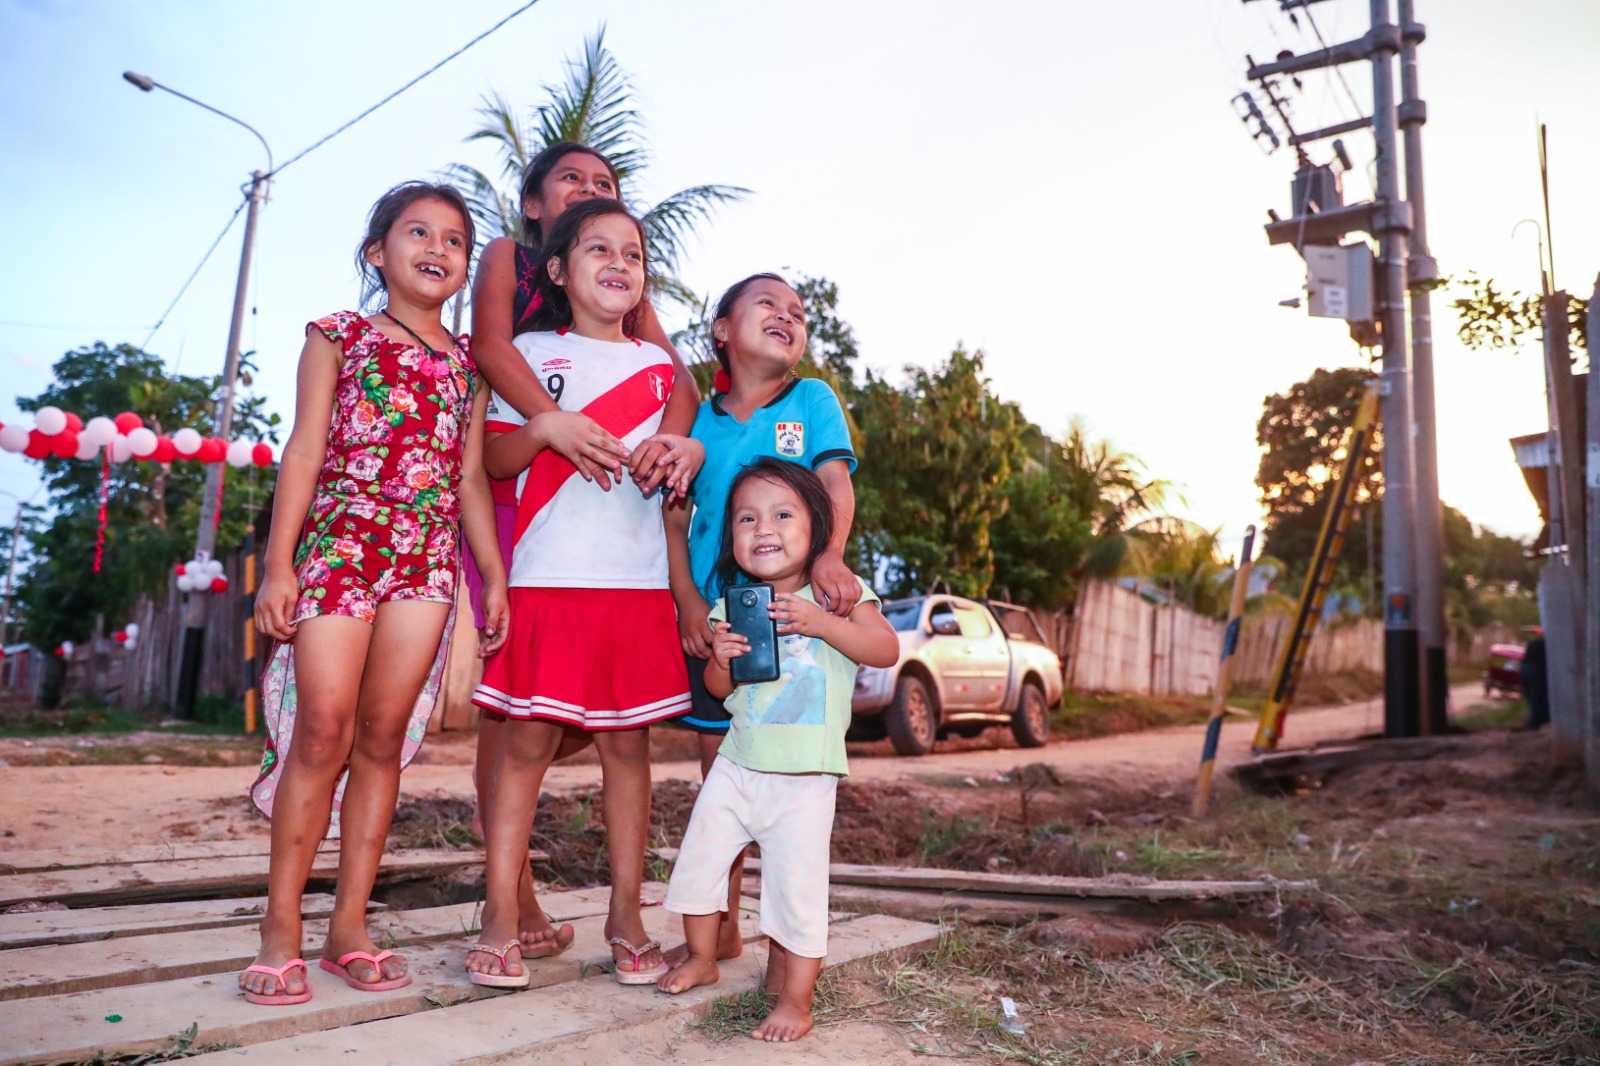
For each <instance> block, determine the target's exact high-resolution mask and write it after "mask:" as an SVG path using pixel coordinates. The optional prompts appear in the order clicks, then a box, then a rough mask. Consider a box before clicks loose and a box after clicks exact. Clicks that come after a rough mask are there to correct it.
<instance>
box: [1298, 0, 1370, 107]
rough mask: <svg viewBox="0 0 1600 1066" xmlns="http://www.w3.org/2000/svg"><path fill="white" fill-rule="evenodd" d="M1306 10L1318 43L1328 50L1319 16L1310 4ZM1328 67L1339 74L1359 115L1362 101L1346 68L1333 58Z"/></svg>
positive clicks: (1340, 81) (1340, 82) (1351, 103)
mask: <svg viewBox="0 0 1600 1066" xmlns="http://www.w3.org/2000/svg"><path fill="white" fill-rule="evenodd" d="M1304 10H1305V13H1306V21H1307V22H1308V23H1310V24H1311V32H1312V33H1314V34H1316V35H1317V43H1318V44H1320V45H1321V46H1322V50H1323V51H1324V52H1326V51H1327V50H1328V41H1327V38H1325V37H1323V36H1322V29H1321V27H1319V26H1318V25H1317V17H1316V16H1315V15H1313V14H1312V13H1311V7H1310V6H1309V5H1307V6H1306V7H1305V8H1304ZM1328 68H1332V70H1333V72H1334V74H1336V75H1338V78H1339V84H1340V85H1343V86H1344V94H1345V95H1346V96H1348V97H1349V98H1350V106H1352V107H1354V108H1355V109H1356V114H1357V115H1360V114H1361V101H1360V100H1357V99H1356V94H1355V92H1354V91H1353V90H1352V89H1351V88H1350V83H1349V82H1348V81H1345V78H1344V68H1343V67H1341V66H1338V65H1336V64H1335V63H1334V62H1333V60H1332V59H1331V58H1330V59H1329V60H1328V63H1327V66H1326V67H1325V68H1324V69H1328Z"/></svg>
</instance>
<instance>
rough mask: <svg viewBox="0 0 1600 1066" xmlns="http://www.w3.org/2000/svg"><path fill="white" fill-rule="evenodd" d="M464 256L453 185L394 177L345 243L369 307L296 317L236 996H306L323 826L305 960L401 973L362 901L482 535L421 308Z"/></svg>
mask: <svg viewBox="0 0 1600 1066" xmlns="http://www.w3.org/2000/svg"><path fill="white" fill-rule="evenodd" d="M471 251H472V216H471V215H470V214H469V213H468V211H467V205H466V204H465V203H464V202H463V201H462V199H461V194H460V193H458V192H457V191H456V190H455V189H453V188H451V187H449V186H440V185H429V184H426V183H424V182H408V183H406V184H404V185H398V186H396V187H395V188H393V189H390V190H389V191H388V192H387V193H385V194H384V195H383V197H382V198H381V199H379V200H378V202H377V203H376V204H375V205H374V206H373V208H372V213H371V216H370V217H369V219H368V223H367V233H366V236H365V237H364V238H363V239H362V241H361V244H360V245H359V246H358V247H357V251H356V262H357V266H358V268H359V269H360V270H361V271H362V273H363V274H364V276H365V277H366V279H367V282H368V285H367V288H368V292H367V293H365V294H364V295H365V296H371V295H375V294H377V293H381V294H382V295H383V297H384V303H385V306H384V308H383V310H381V311H379V312H377V313H375V314H374V315H373V316H372V317H371V318H367V317H366V316H365V315H362V314H360V313H358V312H355V311H340V312H338V313H336V314H332V315H329V316H328V317H326V318H323V319H319V320H318V321H316V322H313V323H311V325H310V326H308V327H307V329H306V334H307V336H306V343H305V349H304V351H303V352H302V353H301V355H300V372H299V389H298V393H297V397H296V400H295V422H294V432H293V433H292V434H291V435H290V437H289V443H288V445H287V446H286V447H285V448H284V451H283V463H282V465H281V466H280V467H279V471H278V487H277V497H276V500H275V502H274V504H273V523H272V535H271V537H270V538H269V540H268V542H267V551H266V575H265V580H264V581H263V582H262V584H261V591H260V592H259V593H257V595H256V603H255V619H256V625H257V626H258V627H259V628H260V629H261V631H262V632H263V633H265V634H267V635H268V636H271V637H274V638H276V639H277V640H278V641H279V642H280V643H279V644H278V645H277V646H276V647H275V648H274V649H273V653H272V658H271V660H270V662H269V663H268V666H267V671H266V675H265V677H264V678H263V679H262V686H261V688H262V696H263V700H262V702H263V704H264V707H265V710H266V719H267V728H268V732H269V735H270V739H269V740H268V742H267V752H266V758H265V759H264V760H263V762H262V768H261V774H260V777H259V778H258V779H257V781H256V783H255V785H254V786H253V787H252V789H251V794H252V797H253V798H254V800H255V802H256V804H257V806H259V807H260V808H261V810H262V811H263V812H264V813H266V814H268V815H269V816H271V818H272V857H271V859H270V867H269V871H268V875H267V909H266V914H265V915H264V916H263V918H262V921H261V951H260V953H259V954H258V955H257V956H256V961H255V962H254V963H253V964H252V965H251V966H249V967H248V968H247V969H246V970H245V972H244V973H243V974H241V975H240V977H239V986H240V988H241V989H242V990H243V991H244V994H245V998H246V999H247V1000H249V1001H250V1002H252V1003H260V1004H265V1005H269V1006H283V1005H288V1004H293V1003H303V1002H305V1001H306V1000H308V999H310V998H311V989H310V987H309V986H308V983H307V980H306V977H307V974H306V964H305V962H304V961H303V960H302V959H301V958H300V957H299V956H300V947H301V944H300V937H301V924H300V909H301V908H300V902H301V895H302V894H303V892H304V891H305V885H306V878H307V877H308V876H309V874H310V872H311V864H312V861H313V860H314V859H315V857H316V852H317V844H318V843H319V842H320V841H321V839H322V837H323V834H324V833H328V835H330V836H339V837H340V838H341V839H340V847H339V891H338V897H337V899H336V901H335V903H334V909H333V916H332V918H331V920H330V921H329V923H328V932H327V938H326V940H325V941H324V944H323V947H322V962H321V966H322V969H324V970H328V971H331V972H332V973H334V974H335V975H336V976H338V977H339V978H340V979H342V980H343V981H345V982H346V983H347V984H349V985H350V986H351V987H352V988H356V989H360V990H363V991H381V990H383V989H388V988H398V987H400V986H401V985H405V984H409V983H410V981H411V978H410V976H409V975H408V974H407V973H406V961H405V959H403V958H402V957H401V956H399V955H397V954H395V953H394V952H392V951H379V950H378V949H377V946H376V945H374V944H373V942H372V938H371V936H369V935H368V933H367V927H366V913H367V900H368V897H369V896H370V895H371V892H372V883H373V879H374V877H375V876H376V874H377V871H378V864H379V861H380V859H381V858H382V857H383V845H384V838H385V837H386V836H387V835H388V832H389V820H390V817H391V816H392V815H393V814H394V805H395V797H396V795H397V793H398V792H399V788H400V771H401V768H402V767H404V766H405V764H406V763H408V762H410V761H411V756H412V755H413V754H415V753H416V750H417V748H418V747H419V746H420V745H421V743H422V737H423V733H424V731H425V730H426V728H427V724H428V717H429V713H430V712H431V711H432V709H433V704H434V698H435V697H436V696H437V695H438V692H439V682H440V680H441V679H442V677H443V674H444V663H445V658H446V653H447V650H448V648H449V644H450V634H451V632H452V631H453V629H454V626H453V624H452V619H453V617H454V605H455V575H456V559H457V547H458V543H459V539H460V534H459V531H458V530H459V527H460V526H461V525H462V524H463V523H464V524H465V526H466V532H467V536H468V538H469V539H470V540H472V542H473V543H474V544H475V545H476V546H477V548H478V550H479V551H480V552H484V551H488V552H490V553H491V554H492V553H493V549H494V516H493V513H492V511H491V504H490V501H489V484H488V481H487V479H486V478H485V477H484V475H483V467H482V464H481V454H482V443H483V430H482V425H483V413H484V409H485V407H486V406H487V403H488V392H487V390H485V389H483V388H482V387H481V382H480V381H479V379H478V373H477V368H476V367H475V366H474V365H473V362H472V358H471V357H470V356H469V355H468V354H467V339H466V338H465V337H452V336H451V335H450V334H449V332H448V331H447V330H446V329H445V328H444V326H443V325H442V324H441V323H440V321H439V312H440V309H441V308H442V307H443V306H444V304H445V302H446V301H447V300H449V299H450V298H451V297H452V296H454V295H455V294H456V293H457V292H459V291H460V289H461V287H462V286H463V285H465V284H466V280H467V267H468V263H469V260H470V256H471ZM484 576H485V579H486V590H485V593H484V597H483V600H484V613H485V614H486V615H487V619H486V621H487V627H486V633H485V636H486V637H487V638H488V639H487V641H486V642H485V643H484V644H483V646H482V647H481V648H480V654H485V653H487V652H489V651H492V650H493V649H494V648H496V647H498V646H499V645H500V642H501V641H503V640H504V639H505V630H506V594H505V573H504V570H503V569H502V568H501V566H500V563H499V558H498V556H495V557H494V558H492V559H490V562H489V565H488V566H487V567H486V568H485V574H484ZM347 783H348V784H347ZM341 799H342V801H343V802H342V804H341ZM330 822H331V825H330ZM341 823H342V824H341ZM330 829H331V830H332V831H331V832H329V830H330Z"/></svg>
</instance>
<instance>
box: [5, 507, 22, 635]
mask: <svg viewBox="0 0 1600 1066" xmlns="http://www.w3.org/2000/svg"><path fill="white" fill-rule="evenodd" d="M7 495H9V493H8V494H7ZM21 539H22V504H21V503H20V502H19V503H18V504H17V520H16V521H15V522H14V523H12V525H11V561H10V562H9V563H7V564H6V599H5V605H4V606H0V648H4V647H5V644H6V639H7V638H8V637H10V636H11V582H12V580H13V579H14V578H15V577H16V575H17V542H18V541H20V540H21Z"/></svg>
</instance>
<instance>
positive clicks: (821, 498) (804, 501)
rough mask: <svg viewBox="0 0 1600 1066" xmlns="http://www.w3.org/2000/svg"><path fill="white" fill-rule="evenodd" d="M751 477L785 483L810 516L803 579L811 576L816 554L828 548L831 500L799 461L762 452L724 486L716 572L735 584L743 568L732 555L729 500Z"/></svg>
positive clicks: (730, 583)
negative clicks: (809, 537)
mask: <svg viewBox="0 0 1600 1066" xmlns="http://www.w3.org/2000/svg"><path fill="white" fill-rule="evenodd" d="M753 478H760V479H761V480H763V481H771V482H775V483H777V484H780V485H786V486H788V487H789V488H791V489H793V490H794V494H795V495H796V496H798V497H800V506H802V507H804V508H805V509H806V511H807V513H809V514H810V516H811V543H810V544H808V545H807V546H806V580H807V581H810V580H811V567H812V566H813V565H815V564H816V561H817V556H819V555H821V554H822V553H823V552H825V551H827V550H828V542H829V541H831V540H832V539H833V500H832V499H831V498H830V497H829V496H828V489H827V487H826V486H825V485H823V483H822V479H821V478H820V477H818V476H817V475H816V474H814V473H812V472H811V471H810V470H808V469H806V468H805V467H803V466H801V465H800V464H799V463H791V462H789V461H788V460H787V459H779V458H776V457H774V456H771V455H763V456H762V457H761V458H759V459H757V460H756V461H755V462H753V463H751V464H749V465H748V466H746V467H745V468H744V469H743V470H740V471H739V473H738V474H736V475H735V476H734V479H733V484H732V485H730V486H728V505H727V507H725V508H724V509H723V515H722V550H721V552H720V553H719V554H718V556H717V576H718V577H720V578H721V579H722V581H723V583H724V584H727V585H736V584H738V583H739V579H740V577H742V576H743V574H744V572H743V571H742V570H740V569H739V564H738V562H737V561H735V559H734V557H733V501H734V499H735V497H737V496H738V495H739V489H740V487H741V486H743V485H744V483H745V482H747V481H750V480H751V479H753Z"/></svg>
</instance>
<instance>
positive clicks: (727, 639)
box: [711, 622, 750, 670]
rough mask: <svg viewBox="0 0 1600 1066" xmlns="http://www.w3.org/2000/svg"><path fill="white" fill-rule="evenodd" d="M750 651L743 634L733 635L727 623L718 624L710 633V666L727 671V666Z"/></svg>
mask: <svg viewBox="0 0 1600 1066" xmlns="http://www.w3.org/2000/svg"><path fill="white" fill-rule="evenodd" d="M749 650H750V641H749V640H748V639H747V638H746V637H745V635H744V634H743V633H735V632H734V631H733V626H731V625H729V624H728V623H727V622H718V623H717V626H716V628H715V629H714V630H712V633H711V665H713V666H715V667H716V668H717V669H718V670H727V669H728V664H729V663H731V662H733V660H735V659H737V658H738V657H739V656H741V655H743V654H745V653H746V652H748V651H749Z"/></svg>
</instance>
